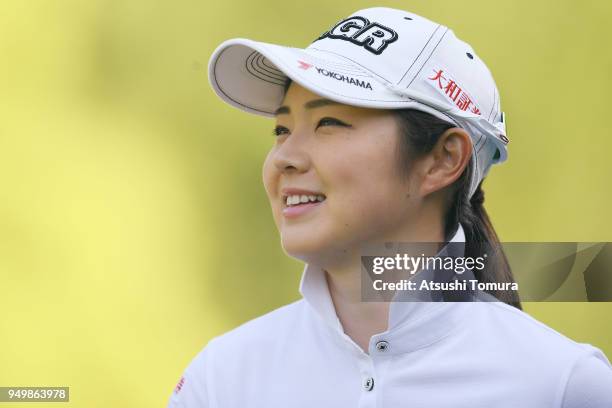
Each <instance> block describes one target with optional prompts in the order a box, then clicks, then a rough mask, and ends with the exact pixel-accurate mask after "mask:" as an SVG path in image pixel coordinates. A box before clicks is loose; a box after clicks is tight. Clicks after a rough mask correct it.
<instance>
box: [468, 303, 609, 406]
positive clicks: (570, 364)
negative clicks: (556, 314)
mask: <svg viewBox="0 0 612 408" xmlns="http://www.w3.org/2000/svg"><path fill="white" fill-rule="evenodd" d="M471 310H472V312H473V313H472V315H471V316H470V318H469V319H468V320H470V321H472V324H470V323H467V325H468V327H470V329H471V330H473V332H474V333H478V337H471V340H472V341H473V342H474V343H475V344H476V345H477V346H478V347H480V348H481V351H482V353H485V354H486V353H490V355H491V356H495V358H496V361H498V362H499V364H502V365H504V366H505V367H507V369H508V370H511V371H513V372H514V373H515V374H516V375H520V376H521V378H524V379H525V383H529V384H532V385H536V386H537V387H538V388H540V389H544V388H545V387H550V388H549V389H550V390H551V392H554V394H555V396H556V397H555V401H557V405H555V406H563V407H591V405H586V404H585V402H584V401H585V399H584V398H586V397H585V394H584V393H585V392H587V393H590V394H592V395H593V398H596V399H597V400H601V401H603V398H608V399H605V401H606V402H604V403H603V404H598V405H592V407H593V408H595V407H597V408H599V407H607V406H612V405H606V404H609V402H607V401H610V399H611V398H612V387H611V385H612V366H611V365H610V362H609V361H608V359H607V357H606V355H605V354H604V353H603V352H602V351H601V350H600V349H599V348H597V347H594V346H592V345H591V344H587V343H580V342H577V341H574V340H572V339H571V338H569V337H567V336H565V335H563V334H561V333H559V332H558V331H556V330H554V329H553V328H551V327H549V326H547V325H546V324H544V323H542V322H540V321H539V320H537V319H535V318H533V317H532V316H530V315H529V314H527V313H525V312H523V311H521V310H519V309H516V308H515V307H512V306H509V305H507V304H505V303H502V302H476V303H473V305H472V307H471ZM482 353H481V354H482ZM503 362H505V363H506V364H503ZM587 399H588V398H587ZM561 404H563V405H561ZM576 404H578V405H576ZM581 404H582V405H581Z"/></svg>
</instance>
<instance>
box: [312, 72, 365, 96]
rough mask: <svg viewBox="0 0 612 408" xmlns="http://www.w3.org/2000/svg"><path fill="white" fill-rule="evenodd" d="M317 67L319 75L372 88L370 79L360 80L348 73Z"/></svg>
mask: <svg viewBox="0 0 612 408" xmlns="http://www.w3.org/2000/svg"><path fill="white" fill-rule="evenodd" d="M315 68H316V70H317V73H319V75H323V76H326V77H330V78H334V79H335V80H336V81H344V82H346V83H347V84H351V85H355V86H358V87H360V88H364V89H369V90H370V91H371V90H372V85H370V83H369V82H368V81H362V80H359V79H356V78H353V77H350V76H347V75H343V74H339V73H337V72H333V71H328V70H326V69H323V68H319V67H315Z"/></svg>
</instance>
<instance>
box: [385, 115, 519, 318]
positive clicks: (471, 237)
mask: <svg viewBox="0 0 612 408" xmlns="http://www.w3.org/2000/svg"><path fill="white" fill-rule="evenodd" d="M392 112H393V113H394V114H395V115H396V116H397V119H398V122H399V124H400V130H401V133H402V137H401V138H400V142H399V145H398V150H397V151H398V156H399V160H400V169H401V172H402V174H404V175H406V174H408V173H409V172H410V165H411V163H413V162H414V159H415V158H418V157H420V156H422V155H424V154H427V153H428V152H430V151H431V150H432V149H433V147H434V146H435V145H436V143H437V142H438V140H439V139H440V136H441V135H442V134H443V133H444V132H445V131H446V130H447V129H450V128H452V127H454V125H452V124H450V123H448V122H445V121H443V120H441V119H438V118H437V117H435V116H433V115H430V114H428V113H425V112H421V111H417V110H413V109H397V110H393V111H392ZM472 166H473V162H472V158H470V161H469V163H468V165H467V166H466V168H465V170H464V171H463V173H462V174H461V176H460V177H459V178H458V179H457V181H455V182H454V183H453V184H452V185H450V186H449V187H447V188H449V189H450V193H451V196H452V197H453V199H451V200H449V207H448V208H447V209H446V216H445V229H444V234H445V237H448V236H450V234H452V233H453V232H455V231H454V229H455V227H456V226H457V224H458V223H461V225H462V226H463V230H464V232H465V244H466V246H465V256H466V257H474V258H475V257H479V256H482V254H484V253H486V254H487V255H488V258H487V262H485V268H484V269H482V270H474V275H475V277H476V279H478V281H479V282H483V283H487V282H507V283H513V282H515V280H514V276H513V275H512V270H511V268H510V264H509V263H508V259H507V258H506V254H505V253H504V251H503V249H502V247H501V244H500V242H499V238H498V237H497V234H496V233H495V229H494V228H493V225H492V224H491V220H490V219H489V215H488V214H487V211H486V210H485V208H484V206H483V203H484V191H483V190H482V182H483V181H484V180H483V181H481V182H480V183H479V184H478V187H477V188H476V191H475V192H474V194H473V195H472V197H471V198H469V197H468V194H469V189H470V182H471V176H472ZM488 293H489V294H491V295H493V296H495V297H496V298H497V299H499V300H500V301H502V302H504V303H507V304H509V305H511V306H514V307H516V308H517V309H522V307H521V302H520V299H519V296H518V294H516V293H515V292H512V291H502V292H496V291H491V292H488Z"/></svg>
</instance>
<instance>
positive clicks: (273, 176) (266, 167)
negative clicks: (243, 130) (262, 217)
mask: <svg viewBox="0 0 612 408" xmlns="http://www.w3.org/2000/svg"><path fill="white" fill-rule="evenodd" d="M262 181H263V186H264V189H265V191H266V195H267V196H268V200H269V202H270V206H271V208H272V213H273V216H274V221H275V222H276V223H277V225H278V221H279V216H280V208H278V206H275V203H276V202H277V201H278V182H279V177H278V172H277V171H276V167H275V166H274V163H273V162H272V151H270V152H269V153H268V155H267V157H266V159H265V160H264V163H263V166H262Z"/></svg>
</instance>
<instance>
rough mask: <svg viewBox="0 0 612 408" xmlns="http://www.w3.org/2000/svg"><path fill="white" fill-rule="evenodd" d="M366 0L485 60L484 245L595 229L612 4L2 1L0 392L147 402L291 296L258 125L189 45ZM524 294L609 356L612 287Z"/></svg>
mask: <svg viewBox="0 0 612 408" xmlns="http://www.w3.org/2000/svg"><path fill="white" fill-rule="evenodd" d="M375 5H385V6H391V7H396V8H403V9H406V10H409V11H413V12H416V13H418V14H422V15H424V16H427V17H429V18H431V19H433V20H436V21H438V22H441V23H443V24H446V25H448V26H450V27H451V28H453V30H454V31H455V33H456V34H457V35H458V36H459V37H460V38H462V39H463V40H465V41H467V42H469V43H470V44H471V45H472V46H473V47H474V48H475V49H476V51H477V52H478V53H479V54H480V56H482V57H483V59H484V60H485V61H487V63H488V65H489V67H490V68H491V70H492V72H493V73H494V76H495V78H496V80H497V83H498V86H499V88H500V90H501V95H502V106H503V108H504V111H505V112H506V113H507V119H508V132H509V136H510V139H511V144H510V147H509V150H510V153H509V161H508V162H507V163H505V164H504V165H502V166H498V167H494V168H493V169H492V170H491V173H490V174H489V177H488V179H487V181H486V182H485V191H486V204H485V205H486V207H487V209H488V211H489V213H490V215H491V218H492V220H493V223H494V225H495V227H496V229H497V231H498V234H499V235H500V237H501V239H502V240H505V241H612V217H610V214H609V211H610V208H611V206H610V202H611V201H612V189H611V185H612V183H611V180H610V179H611V177H612V164H611V160H610V158H609V152H610V151H611V149H612V139H611V134H610V131H609V124H608V123H607V122H606V119H605V118H606V117H608V116H609V113H608V105H609V99H610V94H611V91H612V79H611V76H610V72H612V50H611V48H610V47H609V45H608V44H607V40H606V38H608V36H609V30H608V26H609V21H611V19H612V3H610V2H607V1H583V2H576V1H573V0H572V1H570V0H564V1H559V0H548V1H538V2H534V1H527V0H520V1H519V0H515V1H506V2H491V1H485V0H480V1H463V2H457V1H435V2H433V1H425V0H422V1H402V2H399V1H395V2H391V1H381V2H377V3H373V2H366V1H337V2H327V1H320V0H315V1H309V2H290V1H282V2H280V1H279V2H274V1H244V0H243V1H240V2H229V1H214V2H213V1H199V2H198V1H186V0H174V1H167V0H165V1H143V0H123V1H118V0H105V1H103V0H88V1H76V0H73V1H69V0H55V1H48V0H30V1H15V0H3V1H2V2H0V93H1V97H0V195H1V197H0V282H1V285H2V286H1V287H2V292H1V295H0V310H1V311H2V319H0V346H1V347H0V386H9V385H16V386H25V385H41V386H42V385H48V386H70V387H71V402H70V403H68V404H66V405H67V406H74V407H91V408H93V407H105V408H106V407H144V406H147V407H154V406H158V407H161V406H165V405H166V402H167V399H168V397H169V396H170V393H171V392H172V389H173V387H174V385H175V383H176V381H177V380H178V378H179V377H180V375H181V372H182V371H183V369H184V368H185V367H186V365H187V364H188V363H189V361H190V360H191V359H192V358H193V357H194V356H195V354H196V353H197V352H198V351H199V350H200V349H201V348H202V347H203V346H204V345H205V344H206V342H207V341H208V340H209V339H210V338H211V337H212V336H216V335H219V334H221V333H223V332H225V331H227V330H229V329H231V328H233V327H235V326H236V325H238V324H240V323H242V322H244V321H246V320H249V319H251V318H254V317H256V316H258V315H260V314H263V313H265V312H267V311H269V310H272V309H274V308H276V307H279V306H281V305H283V304H285V303H288V302H291V301H293V300H296V299H298V298H299V293H298V291H297V289H298V284H299V278H300V274H301V271H302V265H301V264H300V263H299V262H297V261H295V260H292V259H289V258H287V257H286V256H285V255H284V254H283V252H282V249H281V247H280V245H279V239H278V235H277V232H276V229H275V227H274V224H273V220H272V216H271V213H270V211H269V208H268V203H267V200H266V197H265V193H264V190H263V187H262V183H261V164H262V161H263V159H264V157H265V155H266V153H267V151H268V149H269V148H270V147H271V146H272V143H273V137H272V136H271V128H272V123H271V121H270V120H268V119H265V118H260V117H256V116H251V115H247V114H244V113H242V112H239V111H237V110H235V109H233V108H231V107H229V106H228V105H226V104H224V103H222V102H221V101H220V100H219V99H217V98H216V97H215V96H214V95H213V92H212V90H211V89H210V88H209V85H208V80H207V77H206V66H207V62H208V58H209V56H210V54H211V53H212V51H213V49H214V48H215V47H216V46H217V45H218V44H219V43H220V42H221V41H223V40H225V39H228V38H232V37H248V38H253V39H257V40H261V41H269V42H276V43H282V44H286V45H294V46H306V45H307V44H309V43H310V42H311V41H312V40H313V39H314V38H315V37H316V36H318V35H319V34H320V33H321V32H323V31H324V30H326V29H327V28H329V27H330V26H331V25H332V24H333V23H335V22H336V21H337V20H339V19H340V18H342V17H345V16H346V15H348V14H350V13H352V12H353V11H355V10H357V9H359V8H364V7H369V6H375ZM525 309H526V311H527V312H529V313H531V314H532V315H533V316H535V317H536V318H538V319H540V320H542V321H543V322H545V323H547V324H549V325H550V326H552V327H553V328H555V329H556V330H558V331H560V332H561V333H563V334H565V335H567V336H569V337H571V338H572V339H574V340H577V341H582V342H589V343H591V344H594V345H595V346H598V347H600V348H602V349H603V350H604V351H605V352H606V353H607V355H608V356H610V357H609V358H612V329H611V317H610V316H611V314H612V303H600V304H584V303H566V304H550V303H549V304H543V303H542V304H527V305H525ZM0 405H2V404H0ZM45 405H48V406H56V405H54V404H40V405H38V406H45ZM2 406H8V404H5V405H2ZM62 406H64V405H62Z"/></svg>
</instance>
